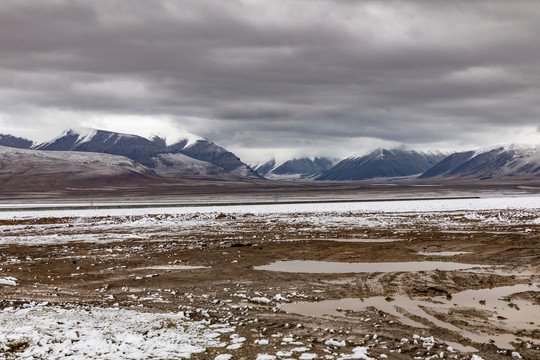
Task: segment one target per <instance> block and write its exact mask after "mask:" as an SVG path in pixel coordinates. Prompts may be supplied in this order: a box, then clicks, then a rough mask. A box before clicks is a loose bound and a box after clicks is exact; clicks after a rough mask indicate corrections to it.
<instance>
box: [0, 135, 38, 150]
mask: <svg viewBox="0 0 540 360" xmlns="http://www.w3.org/2000/svg"><path fill="white" fill-rule="evenodd" d="M33 144H34V143H33V142H32V141H30V140H28V139H25V138H21V137H16V136H13V135H8V134H0V146H8V147H12V148H18V149H29V148H30V147H31V146H32V145H33Z"/></svg>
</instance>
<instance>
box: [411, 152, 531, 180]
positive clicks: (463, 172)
mask: <svg viewBox="0 0 540 360" xmlns="http://www.w3.org/2000/svg"><path fill="white" fill-rule="evenodd" d="M537 176H540V149H539V148H537V147H527V146H523V145H506V146H496V147H490V148H486V149H481V150H477V151H465V152H458V153H454V154H452V155H450V156H448V157H447V158H445V159H443V160H442V161H441V162H439V163H438V164H437V165H435V166H434V167H432V168H431V169H429V170H428V171H426V172H425V173H424V174H422V175H421V176H420V178H421V179H480V180H486V179H492V178H508V177H537Z"/></svg>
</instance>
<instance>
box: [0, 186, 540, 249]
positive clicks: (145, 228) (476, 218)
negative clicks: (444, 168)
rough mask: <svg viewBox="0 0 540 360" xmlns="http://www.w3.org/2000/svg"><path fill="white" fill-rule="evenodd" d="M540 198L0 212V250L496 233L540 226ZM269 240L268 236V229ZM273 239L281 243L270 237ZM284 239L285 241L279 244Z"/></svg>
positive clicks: (525, 229)
mask: <svg viewBox="0 0 540 360" xmlns="http://www.w3.org/2000/svg"><path fill="white" fill-rule="evenodd" d="M539 209H540V196H522V197H499V198H495V197H494V198H480V199H454V200H424V201H421V200H414V201H388V202H385V201H377V202H359V203H321V204H287V205H280V204H267V205H243V206H209V207H176V208H168V207H165V208H163V207H161V208H160V207H156V208H144V209H139V208H137V209H129V208H128V209H72V210H31V211H25V210H20V211H1V212H0V235H1V238H0V244H27V245H38V244H60V243H68V242H78V241H82V242H111V241H121V240H133V239H141V240H144V239H151V238H152V237H156V236H170V235H171V234H175V235H176V236H188V235H190V234H192V233H193V232H197V233H199V234H200V233H204V234H206V235H207V236H211V235H212V234H223V233H227V232H229V233H234V238H235V239H237V240H248V239H245V238H244V236H243V233H245V232H249V230H250V229H251V228H258V227H260V226H261V225H264V226H267V227H269V228H270V230H271V228H272V227H273V226H277V225H279V226H280V227H283V226H287V225H288V226H289V227H290V237H291V238H295V237H296V236H297V235H298V234H301V233H302V231H303V230H304V229H305V230H306V231H307V230H322V231H324V230H327V231H329V232H331V231H332V230H334V229H339V228H344V227H347V228H358V227H367V228H375V229H382V228H389V227H392V228H407V229H414V228H416V227H418V226H422V227H426V226H428V227H431V228H432V229H433V230H439V231H464V230H475V231H476V230H479V229H482V228H487V227H489V228H490V229H491V230H498V229H502V228H504V227H508V226H512V227H518V228H517V229H514V230H517V231H528V229H527V226H528V225H537V224H540V213H539V212H538V210H539ZM269 234H271V231H269ZM275 239H276V240H278V239H279V237H276V238H275ZM282 240H284V239H282Z"/></svg>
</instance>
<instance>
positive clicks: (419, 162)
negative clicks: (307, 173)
mask: <svg viewBox="0 0 540 360" xmlns="http://www.w3.org/2000/svg"><path fill="white" fill-rule="evenodd" d="M445 157H446V155H445V154H443V153H425V152H418V151H412V150H400V149H393V150H388V149H377V150H375V151H372V152H370V153H369V154H366V155H364V156H360V157H350V158H347V159H344V160H342V161H340V162H339V163H338V164H336V165H335V166H334V167H332V168H331V169H328V170H327V171H325V172H323V173H322V174H320V175H319V176H317V177H316V178H315V179H316V180H331V181H343V180H347V181H353V180H366V179H373V178H394V177H403V176H411V175H419V174H422V173H424V172H425V171H427V170H428V169H430V168H431V167H432V166H434V165H436V164H437V163H438V162H439V161H441V160H443V159H444V158H445Z"/></svg>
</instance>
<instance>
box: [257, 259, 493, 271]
mask: <svg viewBox="0 0 540 360" xmlns="http://www.w3.org/2000/svg"><path fill="white" fill-rule="evenodd" d="M481 267H487V266H486V265H473V264H461V263H454V262H446V261H410V262H371V263H340V262H328V261H308V260H291V261H276V262H273V263H271V264H268V265H263V266H256V267H255V268H254V269H255V270H267V271H280V272H295V273H310V274H328V273H330V274H341V273H364V272H385V273H386V272H402V271H405V272H415V271H430V270H446V271H450V270H466V269H473V268H481Z"/></svg>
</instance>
